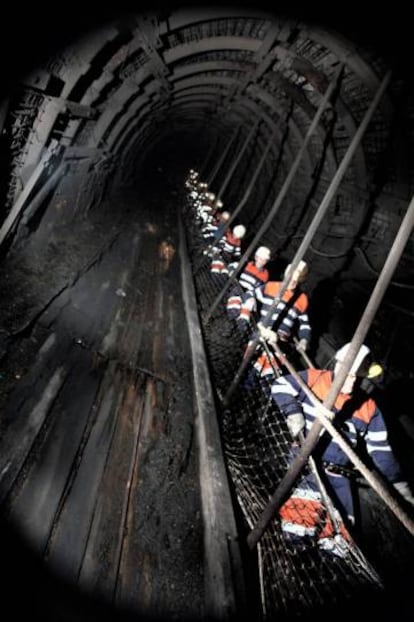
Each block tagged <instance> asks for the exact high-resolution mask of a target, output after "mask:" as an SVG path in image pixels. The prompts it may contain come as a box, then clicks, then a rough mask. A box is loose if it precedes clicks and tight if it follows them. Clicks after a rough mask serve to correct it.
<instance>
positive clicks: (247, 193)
mask: <svg viewBox="0 0 414 622" xmlns="http://www.w3.org/2000/svg"><path fill="white" fill-rule="evenodd" d="M283 118H284V117H283V115H281V116H280V117H279V119H278V121H277V123H276V125H275V127H274V130H273V132H272V134H271V135H270V138H269V140H268V142H267V145H266V147H265V149H264V151H263V154H262V156H261V158H260V160H259V163H258V165H257V167H256V170H255V171H254V173H253V176H252V178H251V180H250V183H249V185H248V186H247V188H246V190H245V193H244V195H243V197H242V199H241V200H240V201H239V203H238V204H237V206H236V208H235V210H234V212H232V215H231V216H230V218H229V219H228V221H227V222H226V223H225V225H224V227H223V229H222V234H221V237H223V235H225V233H226V231H227V230H228V229H229V228H230V227H231V225H232V224H233V222H234V221H235V220H236V218H237V216H238V215H239V213H240V211H241V209H242V208H243V207H244V206H245V204H246V201H247V199H248V198H249V196H250V194H251V192H252V190H253V187H254V184H255V183H256V180H257V178H258V177H259V174H260V172H261V170H262V168H263V166H264V163H265V162H266V157H267V154H268V153H269V151H270V148H271V146H272V145H273V141H274V138H275V137H276V133H277V130H278V129H279V126H280V124H281V122H282V119H283ZM219 239H220V238H219ZM217 242H218V240H215V242H214V244H210V246H209V247H208V249H207V252H208V251H209V250H212V248H213V246H215V245H216V244H217Z"/></svg>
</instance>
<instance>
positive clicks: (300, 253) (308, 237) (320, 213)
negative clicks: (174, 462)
mask: <svg viewBox="0 0 414 622" xmlns="http://www.w3.org/2000/svg"><path fill="white" fill-rule="evenodd" d="M390 79H391V72H388V73H387V74H386V75H385V76H384V79H383V80H382V82H381V85H380V87H379V89H378V91H377V93H376V94H375V97H374V99H373V100H372V102H371V105H370V106H369V108H368V110H367V111H366V113H365V115H364V118H363V119H362V121H361V123H360V125H359V127H358V129H357V131H356V132H355V135H354V137H353V139H352V141H351V143H350V145H349V147H348V149H347V151H346V153H345V155H344V157H343V158H342V161H341V163H340V165H339V167H338V170H337V171H336V173H335V175H334V176H333V178H332V181H331V183H330V185H329V188H328V189H327V191H326V193H325V196H324V197H323V199H322V202H321V204H320V206H319V207H318V210H317V212H316V214H315V216H314V217H313V220H312V222H311V223H310V225H309V227H308V230H307V232H306V234H305V236H304V238H303V240H302V242H301V244H300V246H299V248H298V250H297V251H296V254H295V256H294V258H293V260H292V262H291V263H292V268H291V274H293V273H294V272H295V270H296V268H297V267H298V265H299V262H300V261H301V259H303V257H304V256H305V252H306V250H307V249H308V246H309V245H310V243H311V241H312V239H313V236H314V235H315V233H316V231H317V229H318V227H319V225H320V223H321V221H322V219H323V217H324V216H325V214H326V212H327V210H328V207H329V205H330V203H331V201H332V199H333V197H334V196H335V193H336V192H337V190H338V188H339V185H340V183H341V180H342V178H343V176H344V175H345V172H346V170H347V168H348V166H349V164H350V162H351V159H352V157H353V156H354V153H355V151H356V149H357V147H358V145H359V143H360V142H361V140H362V136H363V135H364V132H365V130H366V129H367V127H368V124H369V122H370V120H371V118H372V116H373V114H374V112H375V110H376V108H377V106H378V104H379V102H380V101H381V98H382V96H383V94H384V91H385V89H386V87H387V85H388V83H389V81H390ZM289 280H290V277H289V276H288V277H285V279H284V280H283V283H282V286H281V288H280V290H279V292H278V295H277V296H276V297H275V299H274V300H273V302H272V304H271V305H270V307H269V309H268V312H267V315H266V317H265V318H264V320H263V324H264V325H265V326H266V325H270V324H271V318H272V315H273V312H274V310H275V309H276V307H277V305H278V304H279V302H280V300H281V299H282V296H283V294H284V293H285V291H286V289H287V286H288V284H289ZM256 345H257V339H253V340H252V342H251V343H250V345H249V346H248V347H247V349H246V352H245V354H244V357H243V361H242V363H241V365H240V368H239V370H238V371H237V372H236V375H235V377H234V379H233V382H232V384H231V385H230V388H229V390H228V392H227V394H226V395H225V396H224V403H225V404H228V402H229V400H230V398H231V396H232V394H233V393H234V391H235V390H236V388H237V386H238V384H239V382H240V380H241V378H242V376H243V373H244V370H245V369H246V367H247V365H248V364H249V361H250V359H251V358H252V356H253V353H254V351H255V349H256Z"/></svg>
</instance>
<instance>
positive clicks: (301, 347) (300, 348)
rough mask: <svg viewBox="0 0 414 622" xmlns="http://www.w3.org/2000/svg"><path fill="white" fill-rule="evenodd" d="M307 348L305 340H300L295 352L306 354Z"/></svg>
mask: <svg viewBox="0 0 414 622" xmlns="http://www.w3.org/2000/svg"><path fill="white" fill-rule="evenodd" d="M307 347H308V342H307V340H306V339H301V340H300V341H298V343H297V345H296V350H298V351H299V352H306V349H307Z"/></svg>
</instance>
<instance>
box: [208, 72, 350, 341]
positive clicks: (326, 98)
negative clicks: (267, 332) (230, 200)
mask: <svg viewBox="0 0 414 622" xmlns="http://www.w3.org/2000/svg"><path fill="white" fill-rule="evenodd" d="M342 68H343V65H342V64H341V65H340V67H339V68H338V70H337V72H336V74H335V77H334V79H333V80H332V82H331V83H330V85H329V86H328V88H327V89H326V91H325V94H324V96H323V98H322V99H321V101H320V103H319V106H318V109H317V111H316V113H315V116H314V118H313V120H312V123H311V125H310V126H309V129H308V131H307V133H306V136H305V138H304V141H303V143H302V146H301V148H300V149H299V151H298V153H297V155H296V158H295V160H294V162H293V164H292V166H291V168H290V171H289V173H288V175H287V177H286V179H285V182H284V184H283V186H282V188H281V189H280V191H279V193H278V195H277V197H276V199H275V202H274V204H273V206H272V207H271V209H270V211H269V213H268V215H267V217H266V218H265V220H264V222H263V223H262V225H261V227H260V228H259V230H258V232H257V233H256V235H255V236H254V238H253V240H252V242H251V243H250V244H249V246H248V248H247V249H246V251H245V252H244V253H243V255H242V257H241V258H240V261H239V263H238V265H237V268H236V269H235V270H234V272H233V273H232V275H231V277H230V278H229V279H228V280H227V282H226V284H225V286H224V287H223V289H222V290H221V292H220V293H219V295H218V296H217V297H216V299H215V300H214V302H213V304H212V305H211V307H210V309H209V310H208V311H207V313H206V315H205V317H204V323H205V324H207V323H208V322H209V320H210V318H211V316H212V315H213V313H214V311H215V310H216V309H217V307H218V305H219V303H220V302H221V300H222V299H223V297H224V295H225V293H226V292H227V291H228V289H229V287H230V285H231V284H232V283H233V282H234V281H235V280H236V278H237V277H238V275H239V274H240V272H241V270H242V269H243V267H244V263H245V262H246V260H247V259H248V258H249V257H250V255H251V253H252V251H253V250H254V249H255V248H256V245H257V243H258V242H259V241H260V239H261V238H262V236H263V234H264V233H265V231H267V229H268V228H269V227H270V225H271V223H272V221H273V219H274V217H275V215H276V213H277V211H278V209H279V207H280V205H281V204H282V201H283V199H284V198H285V196H286V194H287V192H288V190H289V188H290V185H291V184H292V182H293V178H294V176H295V174H296V171H297V170H298V168H299V166H300V163H301V161H302V158H303V156H304V155H305V152H306V149H307V146H308V143H309V141H310V139H311V137H312V135H313V133H314V132H315V131H316V128H317V127H318V123H319V121H320V118H321V116H322V113H323V111H324V110H325V108H326V106H327V105H328V103H329V100H330V98H331V95H332V93H333V91H334V89H335V86H336V83H337V80H338V78H339V75H340V73H341V72H342ZM256 345H257V344H256Z"/></svg>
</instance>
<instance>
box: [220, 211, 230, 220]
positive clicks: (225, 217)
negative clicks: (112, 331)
mask: <svg viewBox="0 0 414 622" xmlns="http://www.w3.org/2000/svg"><path fill="white" fill-rule="evenodd" d="M221 219H222V220H230V212H221Z"/></svg>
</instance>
